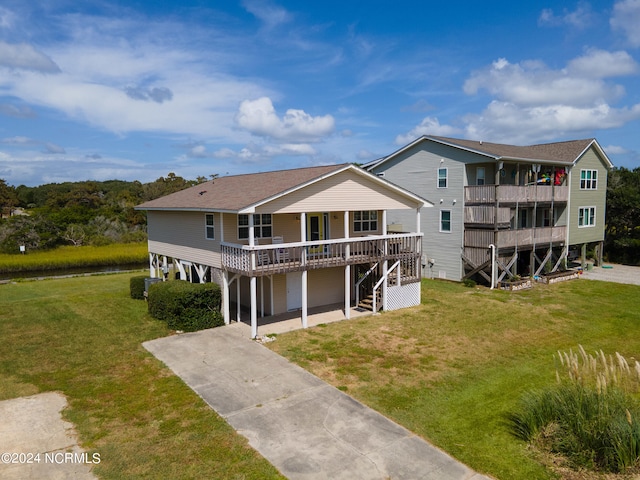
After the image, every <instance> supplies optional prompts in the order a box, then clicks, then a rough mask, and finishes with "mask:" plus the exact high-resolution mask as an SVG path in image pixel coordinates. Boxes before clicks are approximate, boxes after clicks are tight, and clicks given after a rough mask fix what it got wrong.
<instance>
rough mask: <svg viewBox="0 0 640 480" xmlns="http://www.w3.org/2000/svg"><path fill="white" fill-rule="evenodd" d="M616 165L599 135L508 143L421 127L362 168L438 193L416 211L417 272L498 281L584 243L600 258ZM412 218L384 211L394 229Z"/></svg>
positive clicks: (538, 267) (546, 266) (561, 258)
mask: <svg viewBox="0 0 640 480" xmlns="http://www.w3.org/2000/svg"><path fill="white" fill-rule="evenodd" d="M612 166H613V165H612V163H611V161H610V160H609V158H608V157H607V155H606V153H605V152H604V151H603V149H602V148H601V147H600V145H599V144H598V142H597V141H596V140H595V139H586V140H574V141H567V142H556V143H548V144H540V145H530V146H514V145H503V144H496V143H487V142H482V141H472V140H461V139H454V138H445V137H436V136H423V137H420V138H418V139H416V140H415V141H413V142H412V143H410V144H408V145H406V146H404V147H402V148H401V149H399V150H397V151H396V152H394V153H392V154H390V155H388V156H386V157H384V158H381V159H379V160H377V161H375V162H371V163H370V164H368V165H365V168H367V169H368V170H370V171H371V172H373V173H376V174H377V175H379V176H381V177H384V178H385V179H386V180H388V181H390V182H392V183H394V184H396V185H398V186H401V187H403V188H406V189H407V190H409V191H412V192H414V193H415V194H417V195H420V196H421V197H423V198H426V199H427V200H429V201H431V202H433V203H434V205H435V208H433V209H430V211H429V212H427V214H425V215H423V217H422V228H421V230H422V232H424V237H423V265H424V266H425V268H424V269H423V275H425V276H429V277H435V278H446V279H450V280H462V279H465V278H475V277H483V278H485V279H486V280H487V282H492V281H494V282H496V281H499V280H502V279H505V278H507V279H508V278H512V277H514V276H516V275H523V276H524V275H527V276H528V275H538V274H540V272H541V271H543V270H544V271H547V272H548V271H555V270H557V269H558V268H560V267H561V266H562V265H563V264H564V262H565V261H566V259H567V258H568V257H569V256H570V255H581V256H582V258H584V256H585V252H586V251H587V249H588V248H589V249H591V248H593V249H594V250H595V252H596V258H597V259H598V260H601V256H602V245H603V241H604V227H605V205H606V188H607V173H608V170H609V169H610V168H612ZM410 221H411V219H410V216H407V215H406V213H403V212H400V211H392V212H389V213H388V222H389V223H391V224H392V225H391V226H390V227H389V228H390V229H391V230H396V231H402V230H404V225H411V223H410ZM492 272H494V273H493V274H494V275H495V277H492ZM492 278H493V280H492Z"/></svg>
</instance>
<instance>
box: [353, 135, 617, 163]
mask: <svg viewBox="0 0 640 480" xmlns="http://www.w3.org/2000/svg"><path fill="white" fill-rule="evenodd" d="M424 141H432V142H437V143H440V144H443V145H448V146H451V147H454V148H459V149H462V150H467V151H469V152H473V153H477V154H479V155H485V156H487V157H489V158H491V159H494V160H496V161H497V160H512V161H526V162H533V163H555V164H563V163H564V164H567V165H572V164H574V163H575V162H576V161H577V160H578V159H579V158H580V157H581V156H582V154H583V153H584V152H585V151H586V150H588V149H589V148H590V147H591V146H593V147H594V148H595V150H596V152H597V153H598V154H599V155H600V156H601V158H603V159H604V161H605V163H606V164H607V166H608V167H609V168H611V167H613V163H611V160H609V157H607V154H606V153H605V152H604V150H603V149H602V147H600V144H598V141H597V140H596V139H595V138H589V139H583V140H570V141H565V142H554V143H542V144H538V145H526V146H518V145H506V144H501V143H491V142H483V141H477V140H463V139H458V138H449V137H437V136H427V135H423V136H422V137H420V138H418V139H416V140H414V141H413V142H411V143H409V144H408V145H405V146H404V147H402V148H401V149H399V150H397V151H395V152H393V153H392V154H391V155H388V156H386V157H383V158H381V159H379V160H377V161H375V162H371V163H370V164H367V165H366V166H365V167H366V168H369V169H370V168H373V167H375V166H378V165H380V164H382V163H384V162H386V161H387V160H389V159H391V158H394V157H396V156H397V155H399V154H400V153H402V152H404V151H406V150H408V149H410V148H412V147H414V146H415V145H417V144H419V143H421V142H424Z"/></svg>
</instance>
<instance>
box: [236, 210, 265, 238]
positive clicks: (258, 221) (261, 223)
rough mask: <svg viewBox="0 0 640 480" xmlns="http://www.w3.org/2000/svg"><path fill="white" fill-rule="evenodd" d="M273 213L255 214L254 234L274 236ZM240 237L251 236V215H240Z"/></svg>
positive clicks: (257, 236) (255, 235)
mask: <svg viewBox="0 0 640 480" xmlns="http://www.w3.org/2000/svg"><path fill="white" fill-rule="evenodd" d="M271 227H272V225H271V214H270V213H263V214H260V213H254V214H253V236H254V237H255V238H271V236H272V233H271V232H272V228H271ZM238 238H239V239H241V240H242V239H246V238H249V215H247V214H243V213H241V214H239V215H238Z"/></svg>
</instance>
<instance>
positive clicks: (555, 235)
mask: <svg viewBox="0 0 640 480" xmlns="http://www.w3.org/2000/svg"><path fill="white" fill-rule="evenodd" d="M566 236H567V227H565V226H556V227H536V228H521V229H518V230H499V231H497V232H493V231H492V230H480V229H477V230H465V232H464V246H465V247H475V248H489V245H490V244H492V243H493V244H494V245H495V246H496V247H498V248H514V247H533V246H534V245H540V246H542V245H549V244H554V245H560V244H562V243H563V242H565V241H566Z"/></svg>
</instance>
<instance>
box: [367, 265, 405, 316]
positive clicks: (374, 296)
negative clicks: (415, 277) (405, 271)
mask: <svg viewBox="0 0 640 480" xmlns="http://www.w3.org/2000/svg"><path fill="white" fill-rule="evenodd" d="M396 268H397V269H398V274H397V275H398V277H397V278H398V284H400V260H398V261H397V262H396V263H394V264H393V265H392V266H391V268H389V269H388V270H387V273H386V275H383V276H382V278H380V280H378V283H376V284H375V285H374V286H373V313H376V312H377V311H378V310H377V309H376V298H377V296H376V290H377V289H378V287H379V286H380V285H382V282H386V281H387V277H388V276H389V274H390V273H391V272H393V270H394V269H396Z"/></svg>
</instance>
